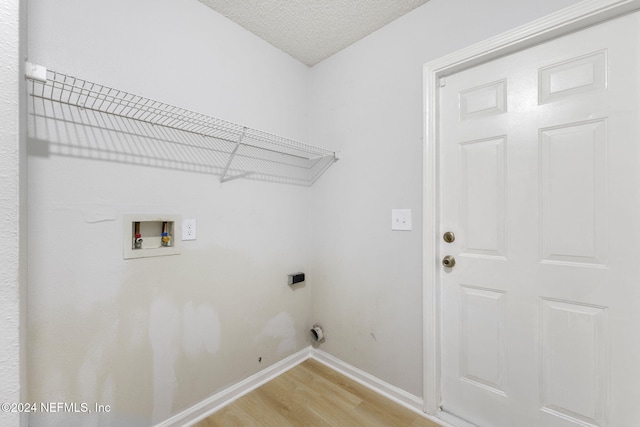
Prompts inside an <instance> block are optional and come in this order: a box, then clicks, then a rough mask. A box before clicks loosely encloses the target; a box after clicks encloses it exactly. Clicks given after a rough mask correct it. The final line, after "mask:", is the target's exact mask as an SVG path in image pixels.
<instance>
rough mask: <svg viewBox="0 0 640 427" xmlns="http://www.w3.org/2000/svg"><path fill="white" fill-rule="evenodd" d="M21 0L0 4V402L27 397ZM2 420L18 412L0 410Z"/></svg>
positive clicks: (13, 419) (9, 421)
mask: <svg viewBox="0 0 640 427" xmlns="http://www.w3.org/2000/svg"><path fill="white" fill-rule="evenodd" d="M23 12H24V10H23V9H22V8H21V2H20V1H19V0H9V1H3V2H2V3H1V4H0V58H1V59H2V60H1V63H2V66H0V123H1V125H0V402H3V403H4V402H6V403H18V402H21V401H24V400H26V387H25V381H24V378H25V377H24V375H25V370H26V366H25V365H26V332H25V329H26V310H25V308H26V307H25V305H24V302H25V301H26V266H25V254H26V238H27V233H26V215H27V214H26V209H25V206H24V204H25V200H26V191H25V184H26V179H25V178H26V156H25V149H24V143H23V141H24V132H23V129H24V120H23V119H24V117H23V115H22V114H21V113H20V112H21V109H20V107H21V105H23V103H24V96H23V89H24V86H23V84H22V80H23V79H22V56H23V46H22V43H21V39H22V38H23V35H24V28H23V26H22V25H21V22H22V19H21V18H22V17H23V16H24V15H22V14H23ZM0 424H1V425H7V426H8V425H19V424H20V414H18V413H16V412H5V411H1V412H0Z"/></svg>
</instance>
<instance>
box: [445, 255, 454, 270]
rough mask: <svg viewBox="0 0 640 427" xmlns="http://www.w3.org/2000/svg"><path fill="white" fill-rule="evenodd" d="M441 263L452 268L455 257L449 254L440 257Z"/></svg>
mask: <svg viewBox="0 0 640 427" xmlns="http://www.w3.org/2000/svg"><path fill="white" fill-rule="evenodd" d="M442 265H444V266H445V267H448V268H452V267H453V266H454V265H456V259H455V258H454V257H452V256H451V255H447V256H445V257H444V258H442Z"/></svg>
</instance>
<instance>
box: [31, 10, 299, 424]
mask: <svg viewBox="0 0 640 427" xmlns="http://www.w3.org/2000/svg"><path fill="white" fill-rule="evenodd" d="M28 54H29V60H30V61H31V62H35V63H39V64H42V65H45V66H47V67H49V68H50V69H53V70H56V71H60V72H65V73H69V74H72V75H76V76H78V77H82V78H86V79H88V80H92V81H95V82H98V83H103V84H107V85H110V86H113V87H116V88H119V89H123V90H127V91H130V92H133V93H136V94H140V95H143V96H147V97H150V98H153V99H159V100H162V101H165V102H168V103H172V104H175V105H179V106H182V107H185V108H189V109H192V110H195V111H199V112H202V113H205V114H210V115H213V116H216V117H220V118H223V119H226V120H230V121H234V122H238V123H241V124H244V125H247V126H250V127H253V128H257V129H261V130H264V131H268V132H272V133H276V134H278V135H282V136H285V137H289V138H294V139H298V140H302V141H304V140H306V135H307V129H308V118H307V100H308V97H307V77H308V69H307V67H305V66H304V65H302V64H300V63H299V62H297V61H295V60H293V59H292V58H291V57H289V56H288V55H286V54H284V53H282V52H280V51H278V50H277V49H275V48H273V47H272V46H271V45H269V44H267V43H266V42H264V41H262V40H261V39H259V38H257V37H256V36H254V35H252V34H250V33H248V32H247V31H245V30H243V29H242V28H240V27H238V26H236V25H235V24H233V23H231V22H230V21H228V20H227V19H225V18H223V17H222V16H220V15H218V14H216V13H214V12H213V11H211V10H210V9H208V8H207V7H205V6H204V5H202V4H201V3H199V2H197V1H195V0H193V1H181V0H137V1H133V2H132V1H128V0H114V1H110V2H103V1H98V0H88V1H87V0H61V1H56V2H51V1H47V0H30V2H29V45H28ZM34 135H37V138H30V139H29V141H28V144H29V150H30V154H31V155H30V157H29V198H28V200H29V221H30V233H29V244H30V251H29V263H30V283H29V313H30V315H29V351H30V362H29V388H30V395H29V401H35V402H86V403H89V404H90V405H93V404H94V403H98V404H103V405H111V407H112V412H111V413H109V414H103V415H95V414H92V415H90V416H89V417H88V418H89V419H88V420H87V419H85V416H83V415H81V414H80V415H79V414H64V413H63V414H37V415H35V416H32V417H31V419H30V422H31V425H33V426H41V425H68V426H73V425H80V424H81V423H83V422H86V423H87V424H83V425H94V423H97V421H96V420H99V421H100V425H103V424H104V425H118V426H127V425H132V426H133V425H135V426H139V425H149V424H151V423H157V422H160V421H163V420H165V419H167V418H169V417H170V416H171V415H172V414H176V413H178V412H180V411H181V410H184V409H186V408H188V407H190V406H192V405H194V404H196V403H198V402H200V401H202V400H203V399H205V398H206V397H208V396H209V395H212V394H214V393H215V392H216V391H219V390H221V389H223V388H225V387H226V386H229V385H231V384H233V383H235V382H237V381H239V380H241V379H243V378H245V377H247V376H250V375H251V374H253V373H255V372H257V371H259V370H261V369H263V368H265V367H266V366H268V365H270V364H272V363H274V362H276V361H278V360H281V359H282V358H284V357H286V356H288V355H290V354H292V353H294V352H296V351H298V350H301V349H302V348H304V347H306V346H307V345H309V339H308V328H309V326H310V325H311V319H310V289H309V287H308V286H307V287H300V288H297V289H295V290H294V289H292V288H290V287H289V286H288V285H287V274H288V273H291V272H295V271H305V270H306V269H307V267H308V239H307V234H308V212H307V206H308V189H307V188H305V187H297V186H290V185H283V184H276V183H268V182H261V181H247V180H235V181H231V182H228V183H225V184H222V185H221V184H218V181H217V179H218V177H217V176H213V175H208V174H202V173H196V172H192V171H188V170H187V171H185V170H174V169H169V168H162V167H145V166H140V165H130V164H126V163H119V162H117V161H115V162H114V161H103V160H92V159H83V158H77V157H76V156H75V155H74V153H76V154H77V153H79V151H73V150H69V151H68V153H70V155H69V156H61V155H51V154H49V155H47V147H49V148H50V149H51V148H55V147H54V145H55V146H56V147H58V149H59V150H58V151H59V152H64V150H63V149H60V148H59V147H61V146H62V144H64V143H65V142H69V141H71V140H73V141H74V142H77V141H84V140H85V139H86V140H90V141H93V139H95V140H96V141H97V142H95V143H96V144H104V147H109V146H110V145H111V146H114V145H117V144H119V143H122V140H118V138H116V137H113V136H112V135H110V134H108V133H104V132H101V131H100V130H91V129H86V128H78V127H75V126H73V125H71V124H68V123H64V122H59V123H57V124H52V125H51V126H50V127H49V128H46V129H40V130H39V131H38V132H36V133H33V130H32V134H31V136H34ZM112 137H113V138H114V140H113V141H110V138H112ZM67 140H68V141H67ZM92 143H93V142H92ZM172 149H173V150H176V153H177V155H178V156H180V155H182V154H181V151H180V148H179V147H174V148H172ZM49 152H52V150H50V151H49ZM107 157H108V156H107ZM126 213H150V214H163V213H165V214H178V215H182V217H183V218H196V219H197V226H198V228H197V232H198V239H197V240H196V241H192V242H183V245H182V254H181V255H176V256H171V257H162V258H148V259H137V260H124V259H123V241H122V240H123V239H122V227H123V224H122V215H123V214H126ZM259 357H262V362H258V358H259Z"/></svg>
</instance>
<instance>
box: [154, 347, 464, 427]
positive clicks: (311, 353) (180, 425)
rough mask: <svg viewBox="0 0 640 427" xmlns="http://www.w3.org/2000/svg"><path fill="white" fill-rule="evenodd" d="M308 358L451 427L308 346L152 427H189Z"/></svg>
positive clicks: (411, 399)
mask: <svg viewBox="0 0 640 427" xmlns="http://www.w3.org/2000/svg"><path fill="white" fill-rule="evenodd" d="M309 358H312V359H314V360H317V361H318V362H320V363H322V364H324V365H326V366H328V367H329V368H331V369H333V370H335V371H337V372H339V373H341V374H343V375H345V376H347V377H349V378H351V379H352V380H354V381H356V382H357V383H359V384H362V385H363V386H365V387H367V388H369V389H370V390H372V391H374V392H376V393H378V394H380V395H382V396H384V397H386V398H388V399H390V400H392V401H394V402H396V403H398V404H399V405H401V406H403V407H405V408H407V409H410V410H411V411H413V412H415V413H417V414H419V415H421V416H423V417H425V418H427V419H430V420H431V421H434V422H436V423H439V424H440V425H442V426H443V427H453V425H452V424H449V423H447V422H446V421H443V420H441V419H438V418H435V417H432V416H430V415H428V414H425V413H424V410H423V408H424V401H423V400H422V399H421V398H419V397H417V396H414V395H413V394H411V393H408V392H406V391H404V390H402V389H400V388H398V387H396V386H393V385H391V384H389V383H387V382H385V381H382V380H381V379H379V378H376V377H374V376H373V375H371V374H368V373H367V372H365V371H363V370H361V369H358V368H356V367H355V366H352V365H350V364H348V363H346V362H343V361H342V360H340V359H338V358H336V357H334V356H332V355H330V354H329V353H325V352H324V351H322V350H318V349H314V348H313V347H311V346H309V347H307V348H304V349H302V350H300V351H299V352H297V353H295V354H292V355H291V356H289V357H287V358H285V359H283V360H281V361H279V362H277V363H274V364H273V365H271V366H269V367H267V368H265V369H263V370H262V371H260V372H257V373H256V374H254V375H252V376H250V377H248V378H246V379H244V380H242V381H240V382H239V383H237V384H235V385H233V386H231V387H228V388H226V389H224V390H222V391H221V392H219V393H216V394H214V395H213V396H211V397H209V398H207V399H205V400H203V401H202V402H200V403H198V404H196V405H194V406H192V407H191V408H188V409H186V410H184V411H182V412H180V413H179V414H176V415H174V416H173V417H171V418H169V419H168V420H166V421H163V422H162V423H160V424H156V426H155V427H186V426H191V425H193V424H195V423H197V422H198V421H201V420H203V419H205V418H207V417H208V416H210V415H211V414H213V413H214V412H216V411H218V410H220V409H222V408H223V407H225V406H227V405H228V404H230V403H231V402H233V401H234V400H237V399H239V398H240V397H242V396H244V395H245V394H247V393H249V392H251V391H252V390H255V389H256V388H258V387H260V386H261V385H263V384H265V383H267V382H269V381H271V380H272V379H274V378H275V377H277V376H279V375H281V374H283V373H285V372H286V371H288V370H289V369H291V368H293V367H295V366H297V365H299V364H300V363H302V362H304V361H305V360H307V359H309ZM449 421H450V420H449Z"/></svg>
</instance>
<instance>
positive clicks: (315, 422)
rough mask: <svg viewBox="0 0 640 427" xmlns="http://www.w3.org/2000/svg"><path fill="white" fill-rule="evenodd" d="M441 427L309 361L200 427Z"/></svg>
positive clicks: (221, 411)
mask: <svg viewBox="0 0 640 427" xmlns="http://www.w3.org/2000/svg"><path fill="white" fill-rule="evenodd" d="M289 426H295V427H300V426H304V427H358V426H362V427H390V426H392V427H396V426H397V427H403V426H406V427H439V426H438V424H435V423H433V422H432V421H429V420H428V419H426V418H424V417H422V416H420V415H419V414H416V413H415V412H413V411H411V410H409V409H407V408H405V407H403V406H401V405H398V404H397V403H395V402H393V401H391V400H389V399H387V398H385V397H384V396H381V395H379V394H378V393H376V392H374V391H372V390H370V389H368V388H367V387H364V386H363V385H361V384H359V383H357V382H355V381H353V380H351V379H350V378H348V377H345V376H344V375H342V374H340V373H338V372H336V371H334V370H333V369H331V368H329V367H327V366H325V365H324V364H322V363H320V362H318V361H317V360H313V359H308V360H306V361H304V362H303V363H301V364H300V365H298V366H296V367H294V368H292V369H291V370H289V371H287V372H285V373H284V374H282V375H280V376H279V377H277V378H274V379H273V380H271V381H269V382H268V383H266V384H264V385H262V386H261V387H259V388H257V389H256V390H254V391H252V392H251V393H249V394H247V395H245V396H243V397H241V398H240V399H238V400H236V401H235V402H233V403H231V404H230V405H228V406H226V407H225V408H223V409H221V410H219V411H218V412H216V413H215V414H213V415H211V416H210V417H208V418H206V419H205V420H202V421H200V422H199V423H197V424H195V426H194V427H289Z"/></svg>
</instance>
